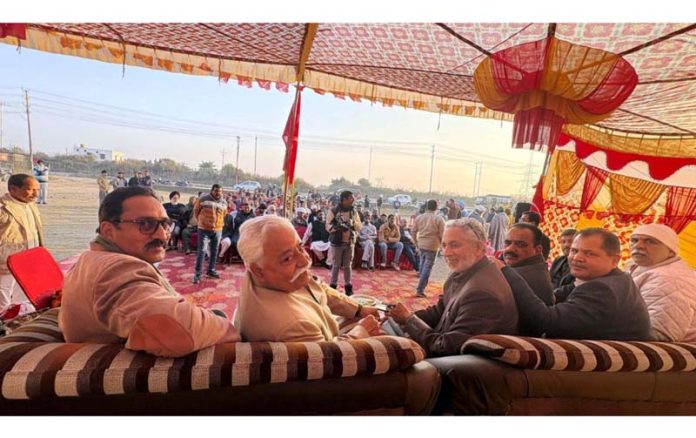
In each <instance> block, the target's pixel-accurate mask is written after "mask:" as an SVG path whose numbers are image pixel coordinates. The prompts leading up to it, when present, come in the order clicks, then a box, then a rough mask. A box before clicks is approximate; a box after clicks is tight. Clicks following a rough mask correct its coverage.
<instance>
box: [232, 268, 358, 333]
mask: <svg viewBox="0 0 696 438" xmlns="http://www.w3.org/2000/svg"><path fill="white" fill-rule="evenodd" d="M357 310H358V304H357V303H356V302H355V301H353V300H352V299H350V298H348V297H347V296H345V295H343V294H341V293H339V292H337V291H336V290H334V289H331V288H330V287H328V286H327V285H326V284H324V283H323V282H322V281H320V280H319V279H317V278H316V277H313V278H312V279H311V280H310V282H309V285H308V286H307V287H305V288H302V289H299V290H296V291H294V292H290V293H287V292H282V291H277V290H272V289H266V288H264V287H260V286H257V285H255V284H254V280H253V279H252V277H251V274H249V272H247V273H246V276H245V277H244V282H243V284H242V293H241V295H240V297H239V307H238V308H237V311H236V312H235V315H234V325H235V327H237V328H238V329H239V331H240V333H241V334H242V338H243V339H244V340H245V341H250V342H251V341H274V342H293V341H294V342H318V341H332V340H334V339H335V338H336V337H338V336H339V327H338V322H336V319H335V317H334V315H337V316H342V317H344V318H353V317H354V316H355V312H356V311H357Z"/></svg>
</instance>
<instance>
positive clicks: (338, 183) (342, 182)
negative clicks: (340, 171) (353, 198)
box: [329, 177, 354, 190]
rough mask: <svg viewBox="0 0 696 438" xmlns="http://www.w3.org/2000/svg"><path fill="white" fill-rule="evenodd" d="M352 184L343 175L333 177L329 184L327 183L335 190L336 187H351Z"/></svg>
mask: <svg viewBox="0 0 696 438" xmlns="http://www.w3.org/2000/svg"><path fill="white" fill-rule="evenodd" d="M353 185H354V184H353V183H352V182H350V181H348V180H347V179H346V178H345V177H340V178H335V179H332V180H331V184H329V188H331V189H333V190H336V189H342V188H345V187H352V186H353Z"/></svg>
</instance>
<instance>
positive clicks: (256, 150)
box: [254, 135, 259, 176]
mask: <svg viewBox="0 0 696 438" xmlns="http://www.w3.org/2000/svg"><path fill="white" fill-rule="evenodd" d="M258 151H259V137H258V136H256V135H255V136H254V176H256V154H257V153H258Z"/></svg>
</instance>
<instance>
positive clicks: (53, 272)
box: [7, 246, 63, 310]
mask: <svg viewBox="0 0 696 438" xmlns="http://www.w3.org/2000/svg"><path fill="white" fill-rule="evenodd" d="M7 267H8V268H9V269H10V272H11V273H12V275H13V276H14V278H15V280H17V283H18V284H19V287H21V288H22V290H23V291H24V293H25V294H26V296H27V298H29V301H31V303H32V304H33V305H34V307H36V310H42V309H47V308H49V307H51V299H52V298H53V296H54V295H55V294H56V293H57V292H60V291H62V290H63V271H61V270H60V267H59V266H58V263H56V261H55V260H54V259H53V256H52V255H51V253H50V252H48V250H47V249H46V248H43V247H40V246H39V247H36V248H32V249H28V250H26V251H22V252H18V253H15V254H12V255H11V256H9V257H8V258H7Z"/></svg>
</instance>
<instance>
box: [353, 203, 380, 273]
mask: <svg viewBox="0 0 696 438" xmlns="http://www.w3.org/2000/svg"><path fill="white" fill-rule="evenodd" d="M376 240H377V229H376V228H375V226H374V225H373V224H372V223H371V222H370V213H367V214H365V221H364V222H363V226H362V228H360V233H359V234H358V243H360V246H361V247H362V250H363V253H362V266H361V267H362V268H363V269H369V270H370V271H374V270H375V241H376Z"/></svg>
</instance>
